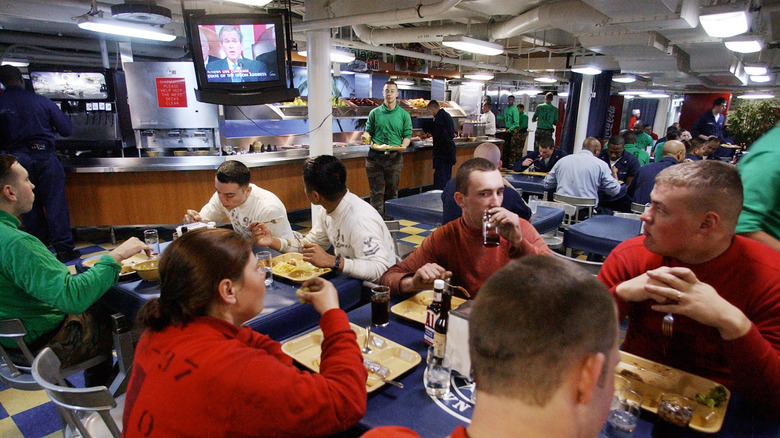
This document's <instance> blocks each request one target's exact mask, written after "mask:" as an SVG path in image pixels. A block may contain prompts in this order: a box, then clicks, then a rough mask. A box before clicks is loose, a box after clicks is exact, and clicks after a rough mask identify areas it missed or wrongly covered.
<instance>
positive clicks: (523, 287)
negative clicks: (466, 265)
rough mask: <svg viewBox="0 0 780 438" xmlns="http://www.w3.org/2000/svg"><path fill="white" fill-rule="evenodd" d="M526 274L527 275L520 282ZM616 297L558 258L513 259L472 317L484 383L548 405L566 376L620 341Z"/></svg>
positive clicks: (472, 341) (472, 340)
mask: <svg viewBox="0 0 780 438" xmlns="http://www.w3.org/2000/svg"><path fill="white" fill-rule="evenodd" d="M518 279H522V281H518ZM617 340H618V339H617V313H616V310H615V301H614V299H613V298H612V296H611V295H610V293H609V291H607V289H606V287H605V286H604V285H603V284H602V283H601V282H600V281H599V280H598V279H597V278H596V277H595V276H593V275H592V274H590V273H588V272H586V271H585V270H583V269H582V268H580V267H578V266H576V265H575V264H574V263H571V262H568V261H564V260H559V259H556V258H555V257H550V256H541V255H530V256H526V257H522V258H520V259H516V260H513V261H511V262H510V263H509V264H508V265H506V266H505V267H503V268H502V269H501V270H499V271H498V272H496V273H495V274H494V275H493V276H491V277H490V278H489V279H488V280H487V281H486V282H485V284H484V285H483V286H482V288H480V290H479V295H478V296H477V298H476V299H475V300H474V304H473V307H472V309H471V315H470V317H469V351H470V356H471V365H472V367H473V369H474V374H475V376H476V381H477V387H478V388H479V390H480V391H484V392H485V393H487V394H490V395H493V396H498V397H508V398H511V399H520V400H521V401H523V402H524V403H527V404H531V405H536V406H545V405H546V404H547V403H548V402H549V401H550V399H551V398H552V397H553V395H554V394H555V392H556V391H557V390H558V387H559V386H560V385H561V384H562V382H563V380H564V378H565V377H566V376H565V374H566V373H567V372H569V370H570V369H571V368H572V367H573V366H576V365H577V364H581V363H582V360H583V359H584V358H585V357H587V356H589V355H593V354H597V353H603V354H604V355H605V356H606V361H605V364H604V368H603V369H602V378H601V380H604V379H606V378H611V374H612V373H611V372H612V371H613V370H610V369H609V357H610V355H611V352H612V351H613V349H614V348H615V346H616V344H617Z"/></svg>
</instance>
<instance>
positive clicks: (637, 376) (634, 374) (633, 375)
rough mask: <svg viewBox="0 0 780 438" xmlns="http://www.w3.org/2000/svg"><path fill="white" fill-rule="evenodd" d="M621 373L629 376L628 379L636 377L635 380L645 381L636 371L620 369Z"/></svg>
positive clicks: (626, 376)
mask: <svg viewBox="0 0 780 438" xmlns="http://www.w3.org/2000/svg"><path fill="white" fill-rule="evenodd" d="M620 375H621V376H623V377H625V378H628V379H634V380H636V381H638V382H644V380H642V378H641V377H640V376H639V374H637V373H635V372H633V371H629V370H621V371H620Z"/></svg>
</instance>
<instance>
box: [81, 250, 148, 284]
mask: <svg viewBox="0 0 780 438" xmlns="http://www.w3.org/2000/svg"><path fill="white" fill-rule="evenodd" d="M104 255H105V254H100V255H95V256H91V257H88V258H86V259H84V260H82V261H81V266H83V267H85V268H87V269H91V268H92V267H93V266H95V263H97V262H98V260H100V258H101V257H103V256H104ZM146 260H147V257H146V254H145V253H141V254H136V255H134V256H132V257H129V258H127V259H125V260H123V261H122V270H121V271H119V281H129V280H135V279H137V278H138V273H137V272H135V269H133V265H135V264H136V263H138V262H143V261H146Z"/></svg>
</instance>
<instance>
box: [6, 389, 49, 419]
mask: <svg viewBox="0 0 780 438" xmlns="http://www.w3.org/2000/svg"><path fill="white" fill-rule="evenodd" d="M48 401H49V396H47V395H46V392H45V391H42V390H41V391H21V390H18V389H13V388H11V389H6V390H5V391H3V392H0V403H2V405H3V407H4V408H5V410H6V412H8V415H11V416H14V415H16V414H18V413H20V412H23V411H25V410H27V409H30V408H33V407H35V406H39V405H42V404H44V403H47V402H48Z"/></svg>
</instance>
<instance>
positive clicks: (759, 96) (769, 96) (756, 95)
mask: <svg viewBox="0 0 780 438" xmlns="http://www.w3.org/2000/svg"><path fill="white" fill-rule="evenodd" d="M737 97H739V98H740V99H772V98H774V97H775V95H774V94H769V93H748V94H743V95H742V96H737Z"/></svg>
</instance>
